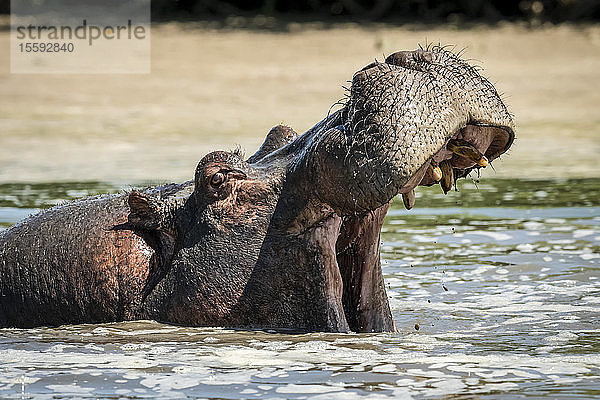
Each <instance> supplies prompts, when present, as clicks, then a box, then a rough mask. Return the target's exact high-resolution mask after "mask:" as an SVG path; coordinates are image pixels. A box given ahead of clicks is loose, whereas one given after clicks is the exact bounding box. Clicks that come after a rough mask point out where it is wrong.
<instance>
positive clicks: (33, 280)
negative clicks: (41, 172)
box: [0, 47, 514, 332]
mask: <svg viewBox="0 0 600 400" xmlns="http://www.w3.org/2000/svg"><path fill="white" fill-rule="evenodd" d="M513 137H514V133H513V121H512V118H511V116H510V114H509V113H508V111H507V109H506V107H505V105H504V104H503V103H502V100H501V99H500V97H499V95H498V93H497V92H496V90H495V89H494V87H493V86H492V84H491V83H490V82H489V81H487V80H486V79H484V78H483V77H481V76H480V75H479V73H478V71H477V70H476V69H475V68H473V67H471V66H469V65H468V64H467V63H466V62H464V61H462V60H461V59H460V58H459V57H458V56H456V55H454V54H453V53H451V52H449V51H446V50H444V49H443V48H439V47H430V48H428V49H425V50H417V51H407V52H398V53H395V54H392V55H391V56H389V57H388V58H387V59H386V60H385V62H384V63H377V62H376V63H372V64H370V65H368V66H367V67H365V68H363V69H362V70H360V71H359V72H357V73H356V74H355V75H354V77H353V79H352V85H351V88H350V92H349V96H348V99H347V101H346V103H345V105H344V106H343V107H342V108H341V109H340V110H338V111H337V112H334V113H332V114H330V115H329V116H328V117H327V118H325V119H323V120H322V121H321V122H319V123H317V124H316V125H315V126H314V127H313V128H311V129H310V130H309V131H307V132H306V133H304V134H303V135H300V136H298V135H297V134H296V133H295V132H294V131H293V130H292V129H291V128H288V127H285V126H277V127H275V128H273V129H272V130H271V131H270V132H269V134H268V135H267V137H266V139H265V142H264V144H263V145H262V147H261V148H260V149H259V150H258V151H257V152H256V154H254V155H252V156H251V157H250V158H248V159H247V160H244V159H243V157H242V155H241V154H239V153H238V152H224V151H217V152H213V153H210V154H208V155H206V156H205V157H204V158H203V159H202V160H201V161H200V163H199V164H198V167H197V168H196V172H195V177H194V180H193V181H190V182H186V183H183V184H171V185H166V186H161V187H157V188H152V189H147V190H144V191H132V192H131V193H128V194H122V195H111V196H99V197H91V198H87V199H83V200H80V201H75V202H72V203H68V204H65V205H62V206H59V207H55V208H52V209H50V210H48V211H45V212H42V213H40V214H38V215H36V216H34V217H31V218H29V219H26V220H25V221H23V222H21V223H19V224H17V225H15V226H14V227H12V228H11V229H8V230H7V231H5V232H3V233H2V234H1V236H0V326H4V327H6V326H13V327H31V326H37V325H58V324H67V323H68V324H74V323H99V322H108V321H122V320H134V319H154V320H157V321H162V322H167V323H172V324H180V325H188V326H223V327H237V328H251V329H282V330H285V329H292V330H300V331H332V332H347V331H355V332H380V331H394V330H395V325H394V321H393V319H392V316H391V313H390V307H389V304H388V300H387V296H386V292H385V287H384V282H383V277H382V273H381V266H380V261H379V235H380V230H381V225H382V223H383V219H384V216H385V214H386V212H387V210H388V207H389V204H390V202H391V200H392V198H394V197H395V196H396V195H397V194H401V195H402V197H403V199H404V203H405V205H406V206H407V207H408V208H410V207H412V206H413V204H414V188H415V187H416V186H417V185H432V184H434V183H437V182H440V183H441V185H442V188H443V189H444V191H447V190H449V189H450V187H451V186H452V184H453V183H454V181H455V180H456V179H457V178H460V177H463V176H465V175H466V174H467V173H469V171H471V170H472V169H474V168H480V167H482V166H484V165H486V164H487V162H488V161H492V160H493V159H495V158H497V157H498V156H499V155H501V154H502V153H504V152H505V151H506V150H507V149H508V148H509V147H510V145H511V144H512V141H513Z"/></svg>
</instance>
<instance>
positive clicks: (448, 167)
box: [440, 160, 454, 194]
mask: <svg viewBox="0 0 600 400" xmlns="http://www.w3.org/2000/svg"><path fill="white" fill-rule="evenodd" d="M440 169H441V170H442V180H441V181H440V185H442V190H443V191H444V194H446V193H448V192H449V191H450V189H452V184H453V183H454V173H453V171H452V164H450V161H448V160H444V161H442V162H441V163H440Z"/></svg>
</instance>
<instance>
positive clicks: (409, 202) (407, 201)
mask: <svg viewBox="0 0 600 400" xmlns="http://www.w3.org/2000/svg"><path fill="white" fill-rule="evenodd" d="M402 202H404V207H405V208H406V209H407V210H410V209H411V208H413V207H414V206H415V189H411V190H410V191H409V192H407V193H402Z"/></svg>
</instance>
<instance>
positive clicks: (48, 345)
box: [0, 179, 600, 399]
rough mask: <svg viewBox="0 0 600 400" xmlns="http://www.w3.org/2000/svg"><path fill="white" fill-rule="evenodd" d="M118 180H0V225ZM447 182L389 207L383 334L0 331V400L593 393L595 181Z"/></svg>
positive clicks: (133, 325) (597, 368)
mask: <svg viewBox="0 0 600 400" xmlns="http://www.w3.org/2000/svg"><path fill="white" fill-rule="evenodd" d="M123 188H125V189H126V188H127V186H124V185H113V184H102V183H80V184H79V183H78V184H56V185H51V184H44V185H42V184H39V185H0V226H1V227H4V228H6V227H8V226H10V225H11V224H12V223H14V222H15V221H17V220H19V219H21V218H23V217H24V216H26V215H27V214H29V213H31V212H33V211H35V210H36V209H38V208H43V207H46V206H49V205H54V204H56V203H57V202H61V201H64V200H65V199H71V198H75V197H80V196H82V195H87V194H92V193H97V192H109V191H113V192H115V191H119V190H121V189H123ZM459 188H460V192H458V193H455V192H453V193H450V194H449V195H447V196H443V195H441V194H440V193H439V188H429V189H420V190H419V192H418V194H417V205H416V208H415V209H413V210H411V211H406V210H403V209H401V208H400V207H401V202H397V203H396V205H395V207H394V208H393V209H392V210H391V211H390V213H389V214H388V218H387V223H386V225H385V227H384V230H383V234H382V239H383V246H382V258H383V263H384V267H383V268H384V274H385V278H386V284H387V287H388V294H389V296H390V302H391V306H392V310H393V314H394V318H395V319H396V322H397V324H398V327H399V330H400V332H399V333H397V334H360V335H357V334H324V333H313V334H305V335H288V334H278V333H274V332H245V331H234V330H224V329H216V328H210V329H197V328H184V327H174V326H168V325H162V324H158V323H155V322H150V321H141V322H128V323H118V324H103V325H77V326H64V327H60V328H40V329H27V330H20V329H0V398H30V397H35V398H36V399H37V398H119V397H126V398H155V397H158V396H160V397H162V398H169V397H170V398H182V397H186V396H187V397H192V398H196V397H202V398H234V399H237V398H269V399H275V398H290V399H296V398H298V399H299V398H313V399H315V398H327V399H335V398H340V399H348V398H357V397H368V398H369V399H373V398H375V399H377V398H411V397H415V398H423V397H445V398H447V397H453V396H455V395H459V396H466V397H468V398H505V399H510V398H521V397H533V398H542V397H548V398H557V397H561V398H593V397H597V396H600V180H598V179H596V180H594V179H588V180H568V181H514V180H486V181H485V182H484V183H482V184H479V188H476V187H475V185H474V184H473V183H471V182H467V181H465V182H463V183H459ZM423 207H425V208H423ZM0 229H2V228H0Z"/></svg>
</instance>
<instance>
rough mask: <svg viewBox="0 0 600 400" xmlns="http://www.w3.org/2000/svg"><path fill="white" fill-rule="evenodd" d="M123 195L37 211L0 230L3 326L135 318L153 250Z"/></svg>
mask: <svg viewBox="0 0 600 400" xmlns="http://www.w3.org/2000/svg"><path fill="white" fill-rule="evenodd" d="M127 215H128V208H127V205H126V201H125V196H124V195H112V196H97V197H92V198H87V199H84V200H79V201H75V202H72V203H67V204H65V205H62V206H57V207H54V208H52V209H50V210H48V211H45V212H42V213H40V214H37V215H35V216H33V217H30V218H29V219H27V220H25V221H23V222H21V223H19V224H18V225H15V226H13V227H12V228H11V229H9V230H7V231H5V232H3V233H1V234H0V327H2V326H17V327H31V326H36V325H59V324H65V323H95V322H106V321H115V320H124V319H133V318H135V317H136V314H137V312H138V309H139V303H140V302H141V291H142V289H143V285H144V283H145V280H146V278H147V275H148V271H149V266H150V264H151V261H152V257H153V254H154V252H153V250H152V249H151V248H150V247H149V246H148V245H147V244H146V242H145V241H144V240H143V239H142V238H141V237H140V236H138V235H137V234H136V233H134V232H133V231H132V230H131V229H129V226H128V224H127Z"/></svg>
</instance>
